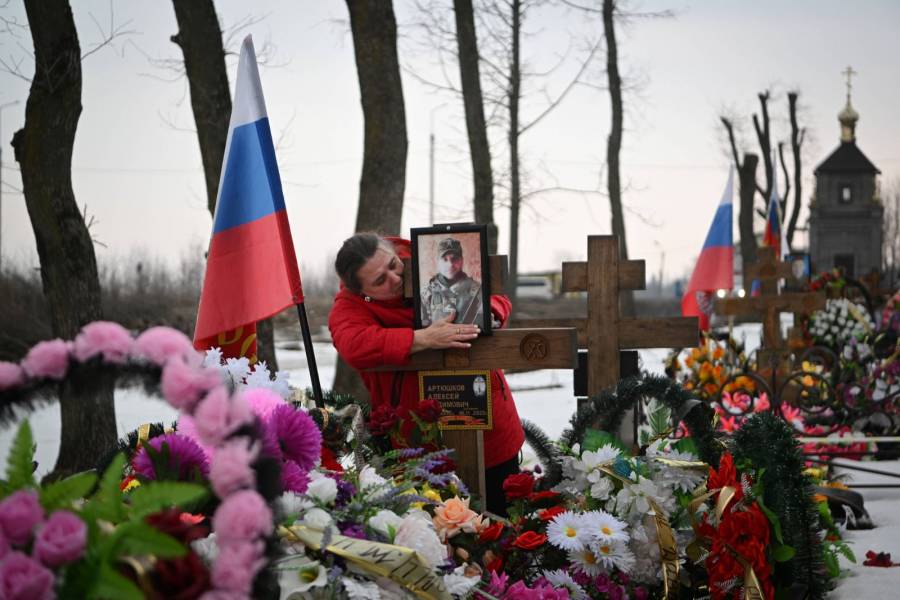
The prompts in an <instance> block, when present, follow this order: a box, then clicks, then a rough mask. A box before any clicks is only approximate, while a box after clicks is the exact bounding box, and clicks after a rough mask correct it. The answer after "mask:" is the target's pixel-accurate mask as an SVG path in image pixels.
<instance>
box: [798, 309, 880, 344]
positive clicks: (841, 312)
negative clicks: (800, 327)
mask: <svg viewBox="0 0 900 600" xmlns="http://www.w3.org/2000/svg"><path fill="white" fill-rule="evenodd" d="M874 328H875V323H874V322H873V321H872V317H871V315H869V312H868V310H867V309H866V307H865V306H863V305H862V304H856V303H855V302H852V301H850V300H847V299H846V298H837V299H831V300H828V301H827V304H826V306H825V310H818V311H816V312H814V313H813V314H812V315H811V316H810V318H809V332H810V334H811V335H812V338H813V341H814V342H815V343H816V344H819V345H822V346H828V347H831V348H838V349H840V348H843V347H844V345H845V344H848V343H849V342H850V340H852V339H856V340H861V339H862V338H864V337H865V336H866V335H868V334H870V333H872V331H874Z"/></svg>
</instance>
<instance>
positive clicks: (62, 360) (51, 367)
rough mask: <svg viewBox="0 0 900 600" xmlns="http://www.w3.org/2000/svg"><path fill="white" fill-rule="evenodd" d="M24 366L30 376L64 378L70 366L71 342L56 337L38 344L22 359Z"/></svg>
mask: <svg viewBox="0 0 900 600" xmlns="http://www.w3.org/2000/svg"><path fill="white" fill-rule="evenodd" d="M22 368H23V369H25V372H26V373H28V375H29V376H30V377H34V378H43V377H46V378H48V379H62V378H63V377H65V376H66V371H67V370H68V368H69V342H66V341H63V340H60V339H56V340H48V341H45V342H40V343H38V344H36V345H35V346H34V347H33V348H32V349H31V350H29V351H28V354H27V355H26V356H25V359H24V360H22Z"/></svg>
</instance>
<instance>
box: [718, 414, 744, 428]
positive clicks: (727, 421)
mask: <svg viewBox="0 0 900 600" xmlns="http://www.w3.org/2000/svg"><path fill="white" fill-rule="evenodd" d="M719 425H720V426H721V428H722V431H737V430H738V429H739V428H740V426H739V425H738V423H737V421H736V420H735V418H734V417H722V418H721V419H719Z"/></svg>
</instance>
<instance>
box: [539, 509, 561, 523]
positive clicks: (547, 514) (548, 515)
mask: <svg viewBox="0 0 900 600" xmlns="http://www.w3.org/2000/svg"><path fill="white" fill-rule="evenodd" d="M564 512H566V507H564V506H551V507H550V508H548V509H546V510H542V511H540V512H539V513H538V518H540V520H541V521H552V520H553V517H555V516H556V515H558V514H561V513H564Z"/></svg>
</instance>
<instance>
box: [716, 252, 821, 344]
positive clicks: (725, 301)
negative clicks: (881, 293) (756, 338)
mask: <svg viewBox="0 0 900 600" xmlns="http://www.w3.org/2000/svg"><path fill="white" fill-rule="evenodd" d="M744 273H745V275H744V281H745V285H746V283H747V282H750V281H753V280H754V279H755V280H757V281H759V282H760V288H761V294H760V295H759V296H756V297H749V296H747V297H744V298H717V299H716V302H715V311H716V313H717V314H720V315H753V316H756V315H762V319H761V320H762V324H763V336H762V345H761V347H762V348H763V349H765V350H772V351H776V350H780V349H781V348H782V346H783V340H782V338H781V322H780V316H779V315H780V314H781V313H783V312H794V313H804V314H809V313H811V312H813V311H815V310H821V309H823V308H825V294H824V293H822V292H788V293H784V294H778V284H777V280H778V279H783V278H786V277H792V276H793V274H792V272H791V266H790V264H788V263H784V262H781V261H777V260H776V258H775V249H774V248H759V249H758V250H757V261H756V264H754V265H750V266H748V267H747V268H746V269H745V270H744Z"/></svg>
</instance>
